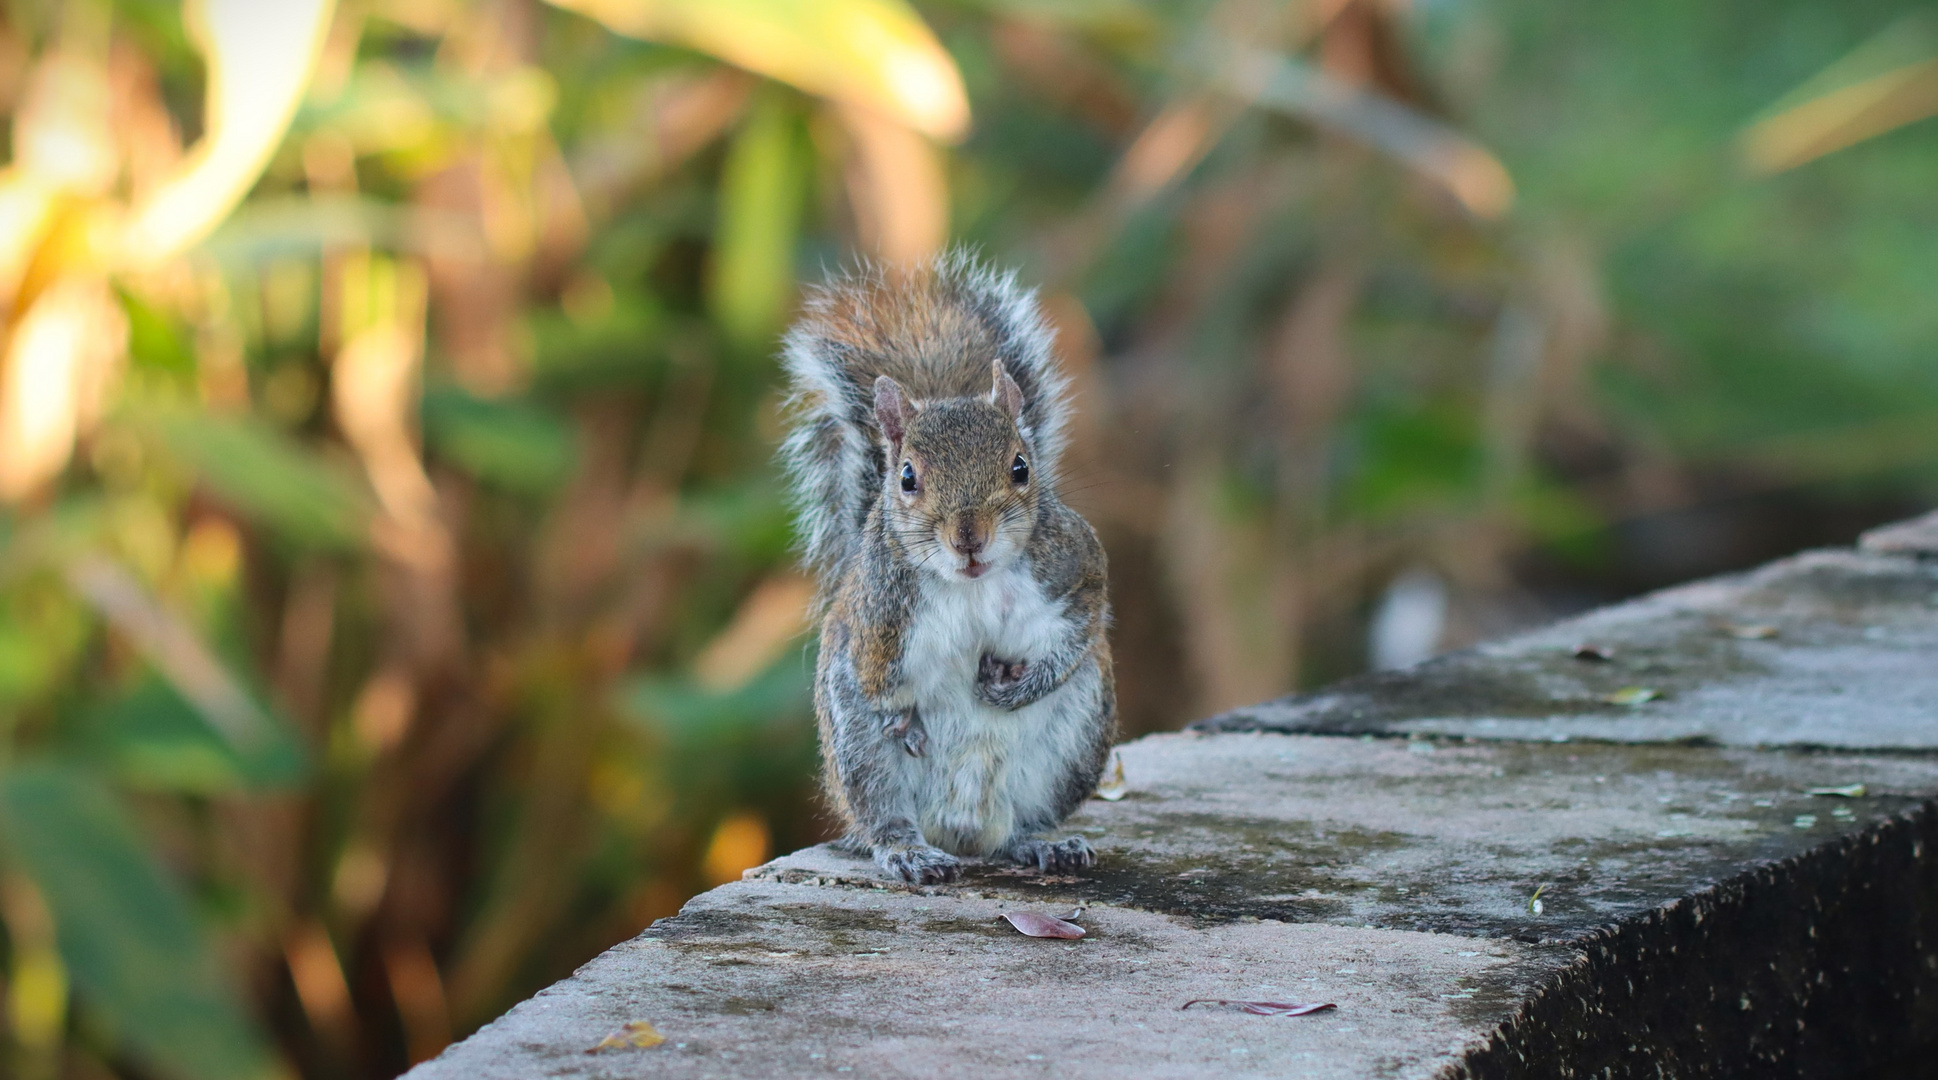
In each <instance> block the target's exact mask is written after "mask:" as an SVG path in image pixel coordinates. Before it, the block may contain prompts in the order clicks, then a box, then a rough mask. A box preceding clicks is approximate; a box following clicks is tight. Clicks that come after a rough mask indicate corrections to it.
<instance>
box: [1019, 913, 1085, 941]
mask: <svg viewBox="0 0 1938 1080" xmlns="http://www.w3.org/2000/svg"><path fill="white" fill-rule="evenodd" d="M1002 917H1003V918H1004V919H1007V920H1008V921H1009V925H1011V926H1014V927H1015V928H1016V929H1017V930H1018V931H1019V932H1021V933H1024V934H1028V935H1029V936H1030V937H1047V938H1064V939H1066V940H1068V939H1071V938H1080V937H1082V936H1083V927H1081V926H1078V925H1076V924H1075V923H1069V922H1064V921H1063V920H1062V919H1059V918H1057V917H1056V916H1054V915H1045V914H1043V913H1042V912H1040V911H1005V912H1003V914H1002Z"/></svg>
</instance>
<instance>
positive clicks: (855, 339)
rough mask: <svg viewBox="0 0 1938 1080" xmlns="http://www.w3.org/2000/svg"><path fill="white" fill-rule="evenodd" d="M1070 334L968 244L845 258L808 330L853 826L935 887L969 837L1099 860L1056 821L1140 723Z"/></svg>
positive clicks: (838, 799)
mask: <svg viewBox="0 0 1938 1080" xmlns="http://www.w3.org/2000/svg"><path fill="white" fill-rule="evenodd" d="M1051 340H1052V339H1051V333H1050V331H1049V329H1048V327H1047V326H1046V324H1045V322H1044V319H1043V316H1042V314H1041V312H1040V310H1039V308H1038V305H1037V302H1036V298H1035V295H1034V294H1033V293H1032V292H1030V291H1028V290H1025V289H1023V288H1022V287H1020V286H1019V285H1018V284H1017V282H1016V278H1015V276H1014V275H1013V274H1006V273H1000V272H997V271H995V270H992V269H990V268H988V267H986V266H984V265H982V264H981V263H980V262H979V261H978V260H976V259H975V258H974V257H972V256H970V255H968V254H964V253H961V252H956V253H951V254H945V255H943V256H940V257H938V258H936V259H935V260H933V261H931V262H928V263H925V264H921V265H917V266H912V267H899V268H883V267H876V266H867V265H864V266H862V267H859V268H857V269H854V270H850V271H846V272H842V273H837V274H835V275H834V276H832V277H831V278H830V279H829V280H828V281H827V282H826V283H825V284H823V285H822V286H820V287H819V288H815V289H811V290H809V291H808V292H807V295H806V297H805V300H804V304H803V310H802V314H801V316H800V318H799V320H798V321H797V322H796V324H795V325H794V326H793V327H792V329H791V330H790V331H789V332H788V334H787V336H786V338H785V341H784V346H783V356H782V359H783V365H784V367H785V368H786V370H787V373H788V375H789V377H790V381H791V384H792V386H791V394H790V396H789V398H788V403H787V406H786V408H787V411H788V413H789V416H790V420H791V430H790V432H789V434H788V436H787V438H786V440H785V442H784V444H783V446H782V450H781V458H782V463H783V465H784V467H785V469H786V471H787V473H788V476H789V479H790V481H791V484H792V488H793V492H792V494H793V501H794V505H795V508H796V510H797V512H798V515H799V525H800V532H801V538H802V542H803V546H804V548H805V561H806V563H807V565H808V567H809V568H810V569H811V570H812V571H813V573H814V575H815V578H816V586H817V588H816V605H817V606H816V612H817V613H818V614H819V616H820V619H821V645H820V654H819V658H818V660H817V663H816V670H815V678H814V709H815V715H816V719H817V722H818V726H819V729H820V740H821V751H822V760H823V765H824V768H823V774H822V779H823V786H824V787H825V789H826V792H827V795H828V798H829V801H830V803H831V804H832V805H833V807H834V808H835V810H836V811H837V812H838V813H839V814H840V816H841V817H842V819H843V820H844V823H845V824H846V826H847V829H848V831H847V834H846V835H845V836H844V837H843V838H842V840H840V841H838V842H837V844H838V845H839V846H841V847H843V848H845V849H846V850H850V851H853V852H855V853H857V854H865V855H872V856H873V858H874V860H875V862H876V863H877V864H879V865H880V866H881V867H882V868H883V869H884V870H886V871H888V872H889V873H892V874H895V875H898V876H900V877H901V878H902V879H904V880H906V881H910V882H914V883H917V884H933V883H938V882H947V881H953V880H955V879H956V877H957V876H958V874H959V873H960V868H961V860H960V858H959V856H976V857H981V858H985V859H993V860H999V861H1007V862H1013V863H1018V864H1022V865H1025V866H1034V867H1036V868H1038V869H1040V870H1042V871H1046V872H1054V871H1063V870H1072V869H1077V868H1080V867H1085V866H1089V865H1091V864H1092V863H1093V862H1094V861H1095V859H1096V855H1095V853H1094V852H1093V851H1092V850H1091V848H1090V845H1089V844H1088V843H1086V842H1085V841H1084V840H1083V839H1082V838H1081V837H1072V838H1068V839H1063V840H1054V839H1050V838H1047V837H1046V836H1045V835H1044V834H1045V833H1047V832H1049V831H1050V830H1053V829H1055V828H1056V827H1057V826H1058V825H1059V824H1061V823H1062V821H1063V820H1064V819H1065V818H1067V817H1068V816H1069V815H1070V814H1071V813H1072V812H1073V811H1075V810H1076V808H1077V807H1078V806H1079V805H1081V804H1082V802H1083V800H1084V799H1086V798H1088V797H1089V795H1090V794H1091V792H1093V791H1095V790H1096V786H1097V779H1098V777H1099V776H1100V775H1101V773H1102V771H1103V767H1104V763H1105V761H1106V760H1107V758H1108V757H1109V754H1110V749H1111V746H1112V744H1113V743H1114V742H1115V741H1116V734H1117V701H1116V684H1115V680H1114V677H1113V674H1112V669H1111V658H1110V645H1109V642H1108V641H1107V639H1106V637H1105V630H1106V628H1107V627H1108V625H1109V621H1110V605H1109V600H1108V597H1107V595H1106V590H1105V564H1104V550H1103V546H1102V545H1101V544H1100V543H1098V541H1097V534H1096V533H1095V532H1094V531H1093V530H1092V529H1091V528H1090V525H1089V523H1088V522H1086V521H1084V519H1083V518H1082V517H1081V516H1079V515H1078V514H1077V513H1076V512H1075V511H1073V510H1071V509H1070V508H1069V507H1067V506H1065V505H1064V503H1063V501H1062V500H1061V499H1060V498H1058V497H1057V479H1058V475H1057V464H1058V462H1057V459H1058V456H1059V453H1060V452H1061V450H1062V449H1063V439H1064V435H1063V429H1064V426H1065V424H1066V422H1067V421H1068V419H1069V405H1068V402H1067V400H1066V381H1065V379H1064V377H1063V375H1062V373H1061V372H1060V371H1059V370H1058V368H1057V364H1056V360H1055V358H1054V356H1053V355H1052V353H1051Z"/></svg>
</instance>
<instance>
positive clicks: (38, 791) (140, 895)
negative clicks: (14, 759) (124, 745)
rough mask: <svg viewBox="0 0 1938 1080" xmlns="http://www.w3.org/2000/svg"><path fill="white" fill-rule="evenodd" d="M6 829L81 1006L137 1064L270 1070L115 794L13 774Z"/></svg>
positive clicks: (55, 770) (76, 777)
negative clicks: (50, 921) (46, 911)
mask: <svg viewBox="0 0 1938 1080" xmlns="http://www.w3.org/2000/svg"><path fill="white" fill-rule="evenodd" d="M0 830H3V831H4V835H5V837H6V841H7V850H8V852H9V853H10V854H11V855H12V856H14V857H15V858H16V859H18V860H19V862H20V864H21V868H22V869H24V870H25V871H26V872H27V874H28V876H30V877H31V878H33V880H34V883H35V884H36V885H38V886H39V887H40V890H41V892H42V894H43V895H44V896H45V897H46V899H47V905H48V907H49V908H50V909H51V910H52V912H53V915H54V922H55V926H56V930H57V936H58V940H59V943H60V950H61V958H62V960H63V961H65V963H66V964H67V968H68V972H69V974H70V976H71V977H72V979H73V983H74V987H75V990H76V991H77V993H78V994H79V996H80V998H81V1000H82V1001H83V1002H84V1003H85V1004H86V1006H87V1007H88V1008H90V1009H92V1010H95V1011H97V1012H99V1013H100V1014H101V1015H102V1016H103V1017H104V1018H105V1019H106V1020H107V1021H108V1022H109V1024H110V1025H111V1027H112V1029H113V1030H114V1031H116V1032H117V1033H118V1034H119V1036H120V1038H122V1039H123V1040H125V1041H126V1043H127V1044H128V1046H129V1047H130V1048H131V1049H132V1050H133V1051H134V1052H135V1053H136V1054H137V1055H138V1056H139V1057H141V1058H144V1059H146V1060H147V1061H149V1062H151V1063H152V1064H153V1065H154V1066H155V1067H156V1069H157V1071H158V1072H160V1073H162V1074H163V1075H167V1076H171V1077H182V1078H194V1080H244V1078H253V1077H260V1076H264V1075H265V1074H266V1073H267V1072H268V1068H269V1065H268V1060H267V1056H266V1054H265V1049H264V1045H263V1041H262V1039H261V1037H260V1036H259V1035H258V1033H257V1031H256V1029H255V1027H254V1025H253V1024H252V1023H251V1022H250V1021H249V1020H248V1018H247V1017H246V1016H245V1015H244V1014H243V1012H242V1010H241V1008H240V1007H239V1005H238V1003H237V1001H236V998H235V995H234V994H233V992H232V990H231V988H230V987H229V986H228V984H227V983H226V982H225V980H224V979H223V977H222V975H221V973H220V969H219V967H218V965H217V962H216V957H215V954H214V953H213V952H211V951H210V949H209V946H208V942H207V941H206V940H205V939H204V937H203V935H202V932H201V929H200V927H199V926H197V925H196V922H195V920H194V917H193V915H192V913H191V911H190V909H189V905H188V902H187V900H186V898H185V897H184V896H183V895H182V892H181V890H180V889H179V887H177V886H176V885H175V883H174V882H172V881H170V880H169V879H168V877H167V876H166V875H165V874H164V873H163V872H162V869H161V867H160V866H158V865H157V864H156V863H155V861H154V860H153V859H152V858H151V857H150V856H149V855H148V853H147V851H146V850H144V848H143V846H142V843H141V839H140V837H139V836H138V835H137V834H136V832H135V830H134V829H133V827H132V826H131V825H130V824H129V822H128V820H127V817H126V815H125V814H124V813H123V812H122V810H121V808H120V807H119V806H118V805H117V804H116V802H115V799H114V796H113V795H112V794H110V793H109V792H108V790H107V789H106V788H104V787H102V786H101V785H100V784H99V783H98V782H97V781H95V780H93V779H91V778H90V777H88V776H87V775H86V774H85V773H82V772H80V771H78V770H74V769H70V768H65V767H60V766H48V765H29V766H25V767H19V768H15V769H14V770H12V771H11V772H9V773H8V774H7V775H6V776H5V777H4V779H0Z"/></svg>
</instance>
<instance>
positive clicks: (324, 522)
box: [137, 411, 370, 549]
mask: <svg viewBox="0 0 1938 1080" xmlns="http://www.w3.org/2000/svg"><path fill="white" fill-rule="evenodd" d="M137 423H138V425H140V426H144V427H147V428H149V429H151V430H152V431H153V432H154V433H155V434H157V435H159V436H160V438H161V442H162V443H163V445H164V446H166V447H167V449H168V450H169V451H170V452H171V453H173V454H174V455H175V457H176V458H178V459H179V460H180V461H181V462H182V463H183V464H185V465H187V466H188V467H189V468H190V469H192V470H194V471H195V473H196V474H197V475H198V476H199V477H200V478H201V479H202V481H203V482H204V483H206V484H208V486H209V488H210V489H211V490H212V491H214V492H215V494H216V495H217V496H219V497H220V498H221V499H222V500H223V501H225V502H227V503H229V504H230V505H231V506H232V507H234V508H235V510H236V511H237V512H239V513H241V514H243V515H244V516H247V517H249V518H252V519H254V520H255V521H257V522H259V523H261V524H263V525H267V526H268V527H270V528H272V529H274V530H276V531H277V532H279V533H281V534H282V535H283V536H284V537H286V538H287V539H289V540H291V541H294V542H295V543H297V544H299V545H303V546H307V547H319V548H335V549H349V548H355V547H358V546H360V545H361V544H362V543H363V540H364V536H365V528H366V523H367V522H368V520H369V516H370V500H369V499H368V498H367V497H366V495H365V494H364V491H363V488H362V486H361V485H360V484H359V483H358V482H357V481H356V480H355V479H353V478H352V476H351V474H350V473H349V472H348V471H347V470H345V469H343V468H342V467H340V466H337V465H335V464H333V463H331V462H329V461H327V460H325V459H323V458H321V457H319V456H317V455H315V454H313V453H311V452H310V451H308V450H305V449H304V448H303V447H302V446H301V445H300V444H298V443H296V442H295V441H294V440H292V439H290V438H289V437H288V436H286V435H284V434H282V433H281V432H279V431H277V430H276V429H275V428H272V427H270V426H269V425H267V424H265V423H262V422H260V421H257V420H254V419H249V418H243V417H229V416H211V415H197V414H192V413H177V412H159V411H158V412H152V413H148V414H145V415H143V416H140V417H138V418H137Z"/></svg>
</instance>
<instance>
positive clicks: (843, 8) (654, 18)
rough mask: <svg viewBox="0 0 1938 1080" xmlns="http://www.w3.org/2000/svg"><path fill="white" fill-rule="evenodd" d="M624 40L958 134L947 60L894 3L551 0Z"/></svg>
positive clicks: (956, 95)
mask: <svg viewBox="0 0 1938 1080" xmlns="http://www.w3.org/2000/svg"><path fill="white" fill-rule="evenodd" d="M552 2H553V3H555V4H557V5H558V6H559V7H562V8H566V9H568V10H571V11H577V12H579V13H580V14H582V15H587V16H590V17H591V18H594V19H597V20H599V21H600V22H602V23H604V24H605V25H606V26H608V27H609V28H611V29H612V30H613V31H615V32H617V33H621V34H627V35H630V36H632V37H640V38H650V39H652V40H655V41H664V42H669V43H671V44H674V45H681V46H685V47H686V48H689V49H695V50H698V51H700V52H704V53H709V54H711V55H713V56H717V57H719V58H720V59H722V60H725V61H727V62H728V63H731V64H737V65H739V66H740V67H743V68H746V69H747V70H749V71H752V72H756V73H758V74H761V75H765V76H767V77H769V78H772V79H778V80H780V81H781V82H785V83H789V84H791V85H793V86H797V87H799V88H800V89H802V90H805V91H807V92H808V93H811V94H818V95H820V96H822V97H829V98H834V99H836V100H838V101H844V102H847V103H849V104H852V105H860V106H863V107H866V108H872V109H877V110H880V111H882V112H885V113H887V114H889V115H890V116H893V117H894V118H896V119H897V120H900V121H901V122H902V123H904V124H906V125H908V126H909V127H912V128H914V129H915V130H917V131H920V132H922V133H923V134H926V135H929V136H932V137H934V138H938V139H949V140H954V139H958V138H961V137H962V136H963V134H965V133H966V132H967V131H968V130H969V98H968V94H967V93H966V92H965V91H964V90H963V87H962V76H961V74H960V73H958V72H957V71H956V65H955V61H954V60H952V59H950V57H949V54H948V53H947V52H945V51H943V49H942V45H941V43H939V42H937V41H936V40H935V35H934V34H931V33H930V32H929V28H928V26H927V25H925V24H924V23H923V22H922V19H921V17H920V16H918V15H916V14H915V12H914V11H913V10H911V9H910V8H909V6H908V5H907V4H905V3H903V2H902V0H552Z"/></svg>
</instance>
